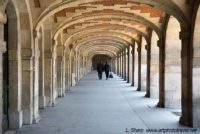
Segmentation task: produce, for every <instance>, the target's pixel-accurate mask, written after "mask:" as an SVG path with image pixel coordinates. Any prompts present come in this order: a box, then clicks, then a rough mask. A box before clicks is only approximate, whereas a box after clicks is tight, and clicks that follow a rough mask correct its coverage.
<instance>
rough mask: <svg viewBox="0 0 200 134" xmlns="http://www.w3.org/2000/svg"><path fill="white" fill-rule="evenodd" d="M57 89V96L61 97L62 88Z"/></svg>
mask: <svg viewBox="0 0 200 134" xmlns="http://www.w3.org/2000/svg"><path fill="white" fill-rule="evenodd" d="M57 91H58V97H62V89H61V88H58V89H57Z"/></svg>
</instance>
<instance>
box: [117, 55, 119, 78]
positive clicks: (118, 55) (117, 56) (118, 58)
mask: <svg viewBox="0 0 200 134" xmlns="http://www.w3.org/2000/svg"><path fill="white" fill-rule="evenodd" d="M117 75H118V76H119V54H118V55H117Z"/></svg>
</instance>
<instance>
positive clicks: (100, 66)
mask: <svg viewBox="0 0 200 134" xmlns="http://www.w3.org/2000/svg"><path fill="white" fill-rule="evenodd" d="M97 72H98V77H99V80H101V79H102V72H103V64H102V61H100V62H99V63H98V64H97Z"/></svg>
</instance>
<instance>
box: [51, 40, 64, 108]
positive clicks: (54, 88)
mask: <svg viewBox="0 0 200 134" xmlns="http://www.w3.org/2000/svg"><path fill="white" fill-rule="evenodd" d="M57 46H58V41H56V40H52V48H53V49H52V50H53V53H52V66H51V68H52V96H51V97H52V106H56V105H57V102H56V98H57V97H58V90H57V82H58V81H57V58H58V57H57ZM59 58H60V57H59ZM59 61H62V60H61V59H59ZM59 66H61V65H60V63H59ZM59 77H60V76H59Z"/></svg>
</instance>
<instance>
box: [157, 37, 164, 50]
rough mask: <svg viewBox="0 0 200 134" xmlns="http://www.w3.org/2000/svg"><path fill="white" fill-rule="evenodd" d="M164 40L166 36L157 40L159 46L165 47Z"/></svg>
mask: <svg viewBox="0 0 200 134" xmlns="http://www.w3.org/2000/svg"><path fill="white" fill-rule="evenodd" d="M164 42H165V39H164V38H161V39H159V40H158V41H157V46H158V47H159V48H163V47H164Z"/></svg>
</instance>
